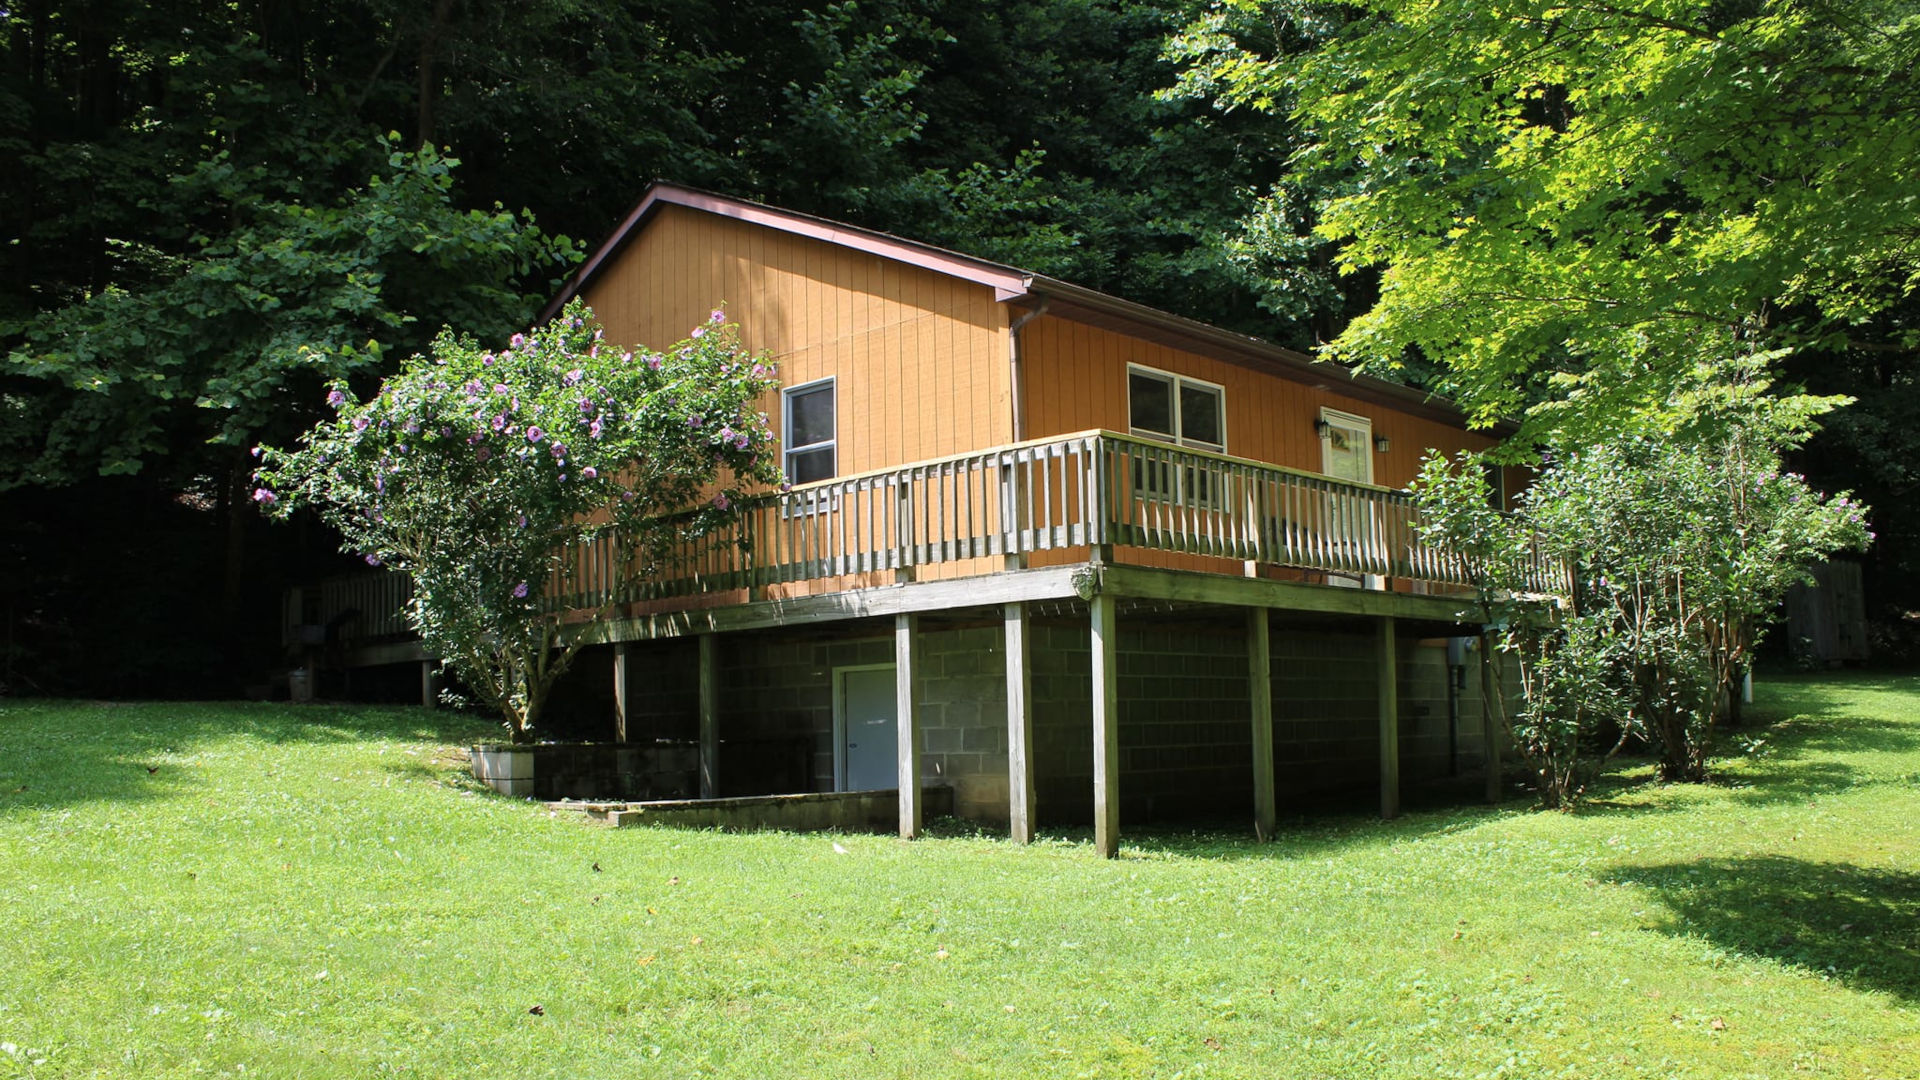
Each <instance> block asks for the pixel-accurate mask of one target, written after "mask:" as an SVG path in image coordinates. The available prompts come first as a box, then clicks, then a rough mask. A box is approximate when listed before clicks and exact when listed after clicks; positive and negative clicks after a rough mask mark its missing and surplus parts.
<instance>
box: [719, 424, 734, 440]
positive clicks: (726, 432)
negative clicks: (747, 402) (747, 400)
mask: <svg viewBox="0 0 1920 1080" xmlns="http://www.w3.org/2000/svg"><path fill="white" fill-rule="evenodd" d="M732 438H733V428H732V427H730V426H728V425H726V424H722V425H720V441H721V442H728V441H730V440H731V439H732Z"/></svg>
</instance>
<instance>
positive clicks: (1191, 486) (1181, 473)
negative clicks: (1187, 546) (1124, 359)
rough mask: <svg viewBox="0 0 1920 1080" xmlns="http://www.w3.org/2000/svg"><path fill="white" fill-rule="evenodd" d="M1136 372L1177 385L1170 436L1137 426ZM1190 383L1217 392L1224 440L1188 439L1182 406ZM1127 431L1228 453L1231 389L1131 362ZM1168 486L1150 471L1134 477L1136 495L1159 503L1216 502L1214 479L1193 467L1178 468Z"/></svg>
mask: <svg viewBox="0 0 1920 1080" xmlns="http://www.w3.org/2000/svg"><path fill="white" fill-rule="evenodd" d="M1135 372H1138V373H1139V374H1142V375H1145V376H1147V377H1149V378H1153V379H1163V380H1165V381H1166V382H1167V383H1168V384H1169V385H1170V386H1171V387H1172V388H1173V400H1172V402H1171V405H1172V409H1171V413H1170V416H1169V419H1171V420H1172V421H1173V433H1172V435H1168V434H1167V433H1166V432H1164V431H1149V430H1147V429H1145V428H1137V427H1134V426H1133V376H1134V373H1135ZM1188 386H1194V387H1202V388H1205V389H1207V390H1211V391H1213V395H1214V398H1215V400H1216V401H1218V402H1219V404H1220V415H1219V419H1220V441H1219V442H1218V443H1210V442H1203V441H1201V440H1198V439H1190V438H1187V436H1186V432H1185V431H1183V430H1181V429H1182V427H1183V426H1184V421H1183V419H1182V410H1181V408H1180V391H1181V390H1183V389H1185V388H1186V387H1188ZM1127 433H1128V434H1130V435H1132V436H1134V437H1136V438H1141V439H1149V440H1152V441H1153V442H1157V443H1166V444H1168V445H1170V446H1181V447H1186V448H1187V449H1190V450H1206V451H1210V452H1212V453H1215V454H1224V453H1226V452H1227V388H1226V387H1225V386H1222V385H1221V384H1219V383H1216V382H1208V381H1207V380H1205V379H1196V378H1194V377H1193V376H1191V375H1182V374H1180V373H1179V372H1176V371H1163V370H1161V369H1160V368H1155V367H1148V366H1147V365H1145V364H1134V363H1129V364H1128V365H1127ZM1167 486H1168V485H1166V484H1164V483H1154V482H1153V478H1152V477H1150V476H1148V475H1146V474H1136V475H1135V476H1134V478H1133V491H1134V494H1135V495H1137V496H1139V497H1140V498H1143V499H1152V500H1155V501H1157V502H1175V503H1183V504H1191V505H1194V506H1211V505H1213V498H1212V494H1211V489H1212V486H1213V482H1212V480H1211V478H1210V477H1209V478H1208V479H1206V480H1204V481H1203V480H1202V478H1201V477H1200V476H1199V475H1197V474H1196V470H1195V469H1193V468H1185V469H1179V470H1176V475H1175V476H1174V477H1173V484H1172V485H1171V486H1172V487H1173V490H1172V491H1167V490H1164V489H1165V488H1166V487H1167Z"/></svg>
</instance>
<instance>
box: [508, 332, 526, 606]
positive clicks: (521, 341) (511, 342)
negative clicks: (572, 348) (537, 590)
mask: <svg viewBox="0 0 1920 1080" xmlns="http://www.w3.org/2000/svg"><path fill="white" fill-rule="evenodd" d="M526 343H527V335H525V334H515V335H513V336H512V337H510V338H508V339H507V348H509V349H517V348H519V347H520V346H522V345H525V344H526ZM521 588H522V589H524V588H526V586H525V585H522V586H521ZM520 595H522V596H525V595H526V594H525V593H521V594H520Z"/></svg>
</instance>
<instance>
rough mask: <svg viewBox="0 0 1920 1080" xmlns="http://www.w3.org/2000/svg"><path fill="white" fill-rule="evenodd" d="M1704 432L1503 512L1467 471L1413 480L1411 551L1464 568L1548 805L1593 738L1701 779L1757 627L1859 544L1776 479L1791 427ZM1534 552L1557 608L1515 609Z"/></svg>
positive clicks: (1855, 523)
mask: <svg viewBox="0 0 1920 1080" xmlns="http://www.w3.org/2000/svg"><path fill="white" fill-rule="evenodd" d="M1720 420H1721V422H1718V423H1714V424H1712V425H1707V426H1704V427H1700V428H1695V429H1692V430H1688V429H1682V430H1680V431H1678V432H1671V431H1670V432H1665V433H1662V434H1660V435H1657V436H1643V437H1623V438H1620V439H1617V440H1614V441H1612V442H1609V443H1604V444H1600V445H1596V446H1587V447H1581V448H1578V449H1575V450H1572V451H1569V452H1566V453H1563V454H1560V455H1557V456H1555V457H1553V458H1551V459H1550V460H1549V461H1548V463H1547V465H1546V467H1545V468H1543V469H1542V470H1541V473H1540V476H1539V478H1538V480H1537V481H1536V482H1535V484H1534V485H1533V487H1532V488H1531V489H1530V490H1529V491H1528V492H1527V493H1526V494H1525V495H1523V496H1522V497H1521V499H1520V503H1519V507H1518V510H1517V512H1516V513H1515V514H1514V515H1511V516H1508V515H1504V514H1501V513H1498V512H1497V511H1495V510H1493V509H1491V508H1490V507H1489V506H1488V499H1487V486H1486V482H1485V480H1484V479H1483V477H1482V473H1481V471H1480V469H1479V468H1478V466H1477V463H1474V462H1471V461H1464V462H1461V463H1458V464H1455V463H1450V462H1447V461H1446V460H1444V459H1442V458H1438V457H1435V458H1432V459H1429V461H1428V462H1427V464H1426V466H1425V468H1424V469H1423V470H1422V472H1421V476H1420V479H1419V481H1418V482H1417V483H1416V484H1415V487H1414V498H1415V501H1416V503H1417V504H1418V505H1419V507H1420V511H1421V515H1422V520H1423V531H1424V535H1425V536H1426V538H1427V539H1429V540H1431V541H1433V542H1435V543H1439V544H1441V545H1444V546H1447V547H1449V548H1451V549H1453V550H1455V551H1457V552H1459V553H1461V554H1463V555H1465V556H1467V557H1468V560H1469V563H1470V565H1471V566H1472V567H1473V568H1474V571H1475V574H1476V579H1477V580H1476V584H1477V587H1478V591H1479V594H1480V599H1481V602H1482V604H1483V608H1484V615H1483V618H1484V622H1485V625H1486V630H1485V633H1484V634H1483V641H1484V642H1485V643H1486V645H1487V646H1489V647H1488V648H1486V649H1483V650H1482V652H1483V662H1484V660H1485V659H1486V658H1488V657H1490V656H1491V655H1492V654H1494V653H1496V652H1497V653H1501V654H1505V655H1508V656H1512V657H1513V658H1515V659H1516V660H1517V661H1518V668H1519V672H1520V678H1521V687H1520V689H1521V691H1522V693H1521V699H1520V702H1519V704H1518V705H1517V706H1516V707H1515V708H1514V710H1513V712H1512V714H1511V715H1503V716H1502V719H1504V720H1505V723H1506V727H1507V730H1508V734H1509V735H1510V736H1511V737H1512V739H1513V742H1514V746H1515V748H1516V749H1517V750H1519V752H1520V754H1521V756H1522V757H1524V758H1525V759H1526V760H1527V762H1528V764H1529V767H1530V768H1531V769H1532V770H1533V771H1534V774H1535V779H1536V782H1537V785H1538V788H1539V791H1540V792H1541V797H1542V800H1543V801H1544V802H1545V803H1546V804H1547V805H1549V806H1563V805H1567V804H1569V803H1571V802H1572V801H1574V800H1575V799H1577V798H1578V796H1579V794H1580V790H1581V787H1582V786H1583V785H1584V782H1585V776H1586V774H1587V772H1588V771H1589V770H1590V768H1591V766H1592V765H1593V764H1594V762H1593V761H1592V760H1591V759H1586V758H1583V756H1582V755H1583V743H1584V742H1586V741H1588V740H1590V739H1591V738H1592V737H1593V736H1595V735H1596V734H1597V733H1600V732H1602V731H1609V732H1611V733H1612V734H1613V735H1614V736H1617V737H1616V738H1614V739H1613V746H1614V748H1615V749H1618V748H1619V746H1620V745H1621V744H1622V743H1623V742H1624V741H1625V740H1626V739H1628V738H1636V737H1637V738H1640V739H1642V740H1644V741H1645V742H1646V743H1647V744H1648V745H1650V746H1651V747H1653V748H1654V749H1655V750H1656V751H1657V752H1658V753H1659V755H1660V772H1661V775H1662V776H1663V777H1665V778H1666V779H1669V780H1703V779H1705V778H1706V774H1707V757H1708V754H1709V753H1710V752H1711V749H1712V745H1713V734H1714V729H1715V727H1716V725H1717V724H1718V722H1719V721H1720V720H1721V719H1722V718H1723V716H1724V715H1725V713H1726V711H1727V708H1728V705H1729V702H1730V695H1731V693H1732V687H1733V683H1734V681H1735V679H1736V678H1737V677H1738V675H1739V673H1740V672H1741V671H1742V670H1743V669H1744V668H1745V667H1746V666H1747V664H1748V663H1749V662H1750V658H1751V656H1752V651H1753V647H1754V645H1755V644H1756V643H1757V642H1758V639H1759V636H1760V634H1761V632H1762V631H1763V630H1764V628H1765V624H1764V622H1763V620H1764V619H1766V618H1767V617H1768V616H1769V615H1770V614H1771V613H1772V612H1773V611H1774V609H1775V608H1776V607H1777V606H1778V605H1779V604H1780V602H1781V600H1782V599H1783V598H1784V596H1785V595H1786V591H1787V588H1788V586H1790V585H1792V584H1794V583H1795V582H1797V581H1801V580H1804V579H1805V578H1806V577H1807V569H1808V567H1809V566H1810V565H1811V564H1812V563H1813V562H1815V561H1817V560H1819V559H1823V558H1825V557H1827V556H1828V555H1831V554H1833V553H1834V552H1837V551H1842V550H1846V549H1849V548H1861V547H1865V546H1866V544H1867V543H1868V542H1870V541H1871V540H1872V539H1873V534H1872V533H1871V532H1869V531H1868V529H1867V519H1866V510H1865V508H1864V507H1862V506H1860V505H1859V504H1858V503H1856V502H1854V501H1853V500H1852V499H1850V498H1849V497H1847V496H1846V495H1838V496H1831V497H1830V496H1825V495H1822V494H1821V493H1819V492H1817V491H1814V490H1813V489H1812V488H1810V487H1809V486H1808V485H1807V483H1806V480H1805V479H1804V478H1803V477H1801V476H1799V475H1797V474H1795V473H1791V472H1788V471H1786V470H1785V469H1784V468H1783V467H1782V464H1781V457H1780V451H1781V449H1782V448H1783V447H1784V446H1786V445H1791V442H1792V439H1793V431H1792V429H1784V430H1783V429H1781V428H1779V427H1777V426H1770V425H1769V423H1768V422H1767V420H1766V418H1765V416H1764V414H1762V415H1761V416H1760V417H1759V418H1758V419H1754V418H1739V417H1735V418H1732V419H1731V421H1728V420H1727V418H1724V417H1722V418H1720ZM1536 545H1537V546H1538V549H1539V550H1540V551H1542V552H1544V553H1545V554H1547V555H1548V556H1550V557H1552V558H1556V559H1560V560H1563V561H1564V562H1565V563H1566V564H1567V566H1568V567H1569V568H1570V569H1571V571H1572V586H1573V589H1572V595H1571V596H1570V597H1568V598H1566V599H1567V600H1568V603H1567V604H1566V605H1565V606H1564V607H1562V608H1561V609H1559V610H1558V611H1554V612H1550V611H1549V610H1548V609H1547V608H1546V607H1545V606H1544V605H1542V604H1541V603H1539V602H1538V601H1537V600H1530V599H1528V598H1526V597H1525V596H1524V591H1525V586H1524V582H1525V581H1526V580H1527V579H1526V576H1525V574H1526V571H1527V569H1528V566H1529V563H1530V560H1531V559H1532V557H1533V554H1534V551H1535V550H1536ZM1483 671H1484V673H1485V675H1486V679H1485V683H1484V685H1485V686H1486V687H1487V689H1488V690H1489V692H1488V693H1487V695H1486V697H1487V699H1488V706H1489V708H1491V709H1495V710H1503V709H1504V703H1503V702H1502V700H1501V697H1502V695H1500V694H1499V693H1498V692H1497V691H1496V690H1495V689H1494V685H1495V683H1496V682H1497V675H1496V672H1497V669H1493V668H1486V669H1483Z"/></svg>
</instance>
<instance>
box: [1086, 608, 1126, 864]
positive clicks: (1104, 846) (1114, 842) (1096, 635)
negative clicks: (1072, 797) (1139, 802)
mask: <svg viewBox="0 0 1920 1080" xmlns="http://www.w3.org/2000/svg"><path fill="white" fill-rule="evenodd" d="M1089 607H1090V608H1091V612H1090V614H1091V617H1092V623H1093V635H1092V645H1093V650H1092V654H1093V656H1092V659H1093V846H1094V847H1095V848H1097V849H1098V850H1099V852H1100V854H1102V855H1104V856H1106V857H1107V858H1109V859H1111V858H1113V857H1114V856H1116V855H1118V854H1119V853H1120V784H1119V779H1120V723H1119V721H1120V673H1119V666H1118V665H1117V664H1116V663H1115V661H1116V660H1117V659H1118V658H1119V651H1120V649H1119V647H1120V636H1119V633H1118V631H1117V625H1116V624H1117V620H1116V619H1115V617H1114V610H1113V597H1112V596H1111V595H1109V594H1107V593H1095V594H1094V596H1093V599H1092V600H1091V601H1089Z"/></svg>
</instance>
